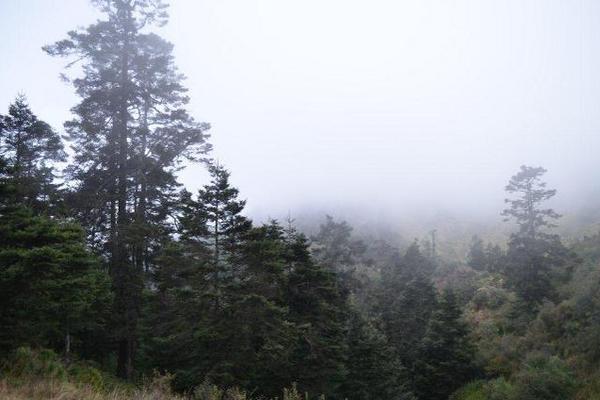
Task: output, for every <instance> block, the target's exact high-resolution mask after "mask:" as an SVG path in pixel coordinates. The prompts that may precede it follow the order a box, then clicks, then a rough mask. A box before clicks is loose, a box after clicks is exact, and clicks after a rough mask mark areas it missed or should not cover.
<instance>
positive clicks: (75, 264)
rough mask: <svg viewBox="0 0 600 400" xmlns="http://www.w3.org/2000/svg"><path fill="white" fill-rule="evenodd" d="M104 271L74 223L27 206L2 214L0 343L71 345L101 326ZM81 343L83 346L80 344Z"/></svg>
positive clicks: (5, 346) (106, 292) (107, 297)
mask: <svg viewBox="0 0 600 400" xmlns="http://www.w3.org/2000/svg"><path fill="white" fill-rule="evenodd" d="M110 301H111V294H110V285H109V281H108V277H107V275H106V273H105V272H104V271H102V270H101V269H100V268H99V264H98V261H97V259H96V258H95V257H93V256H92V255H91V254H90V253H89V252H88V250H87V249H86V247H85V245H84V238H83V232H82V230H81V229H80V228H79V227H78V226H76V225H74V224H72V223H65V222H62V221H59V220H55V219H50V218H48V217H43V216H35V215H34V214H33V213H32V212H31V211H30V210H28V209H25V208H20V207H19V208H6V209H4V210H3V211H2V214H0V325H1V326H2V327H3V329H2V331H0V349H1V350H2V351H5V352H6V351H7V350H10V349H12V348H15V347H17V346H21V345H37V346H40V345H41V346H49V347H52V348H55V349H57V350H65V351H67V352H68V351H70V348H69V346H70V345H71V342H73V345H74V346H82V343H81V340H83V338H84V336H85V335H86V334H87V333H88V332H91V331H95V330H98V331H100V330H101V329H102V323H103V319H105V318H106V317H107V311H108V308H109V307H110ZM80 348H81V347H80Z"/></svg>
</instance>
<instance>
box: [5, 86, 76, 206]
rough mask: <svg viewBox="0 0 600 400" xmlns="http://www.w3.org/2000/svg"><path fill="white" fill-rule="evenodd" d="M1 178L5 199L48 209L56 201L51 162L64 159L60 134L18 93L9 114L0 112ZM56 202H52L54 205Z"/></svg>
mask: <svg viewBox="0 0 600 400" xmlns="http://www.w3.org/2000/svg"><path fill="white" fill-rule="evenodd" d="M0 154H1V155H2V159H3V164H4V168H0V177H1V178H2V180H3V181H4V184H5V185H6V186H5V187H6V188H9V189H10V190H7V191H6V193H5V195H7V196H6V197H3V198H2V200H3V201H7V200H9V201H10V202H13V203H18V204H20V205H26V206H28V207H31V208H34V209H36V210H44V211H48V210H49V208H50V207H51V205H55V204H54V203H56V201H57V195H58V193H57V188H56V185H55V184H54V182H53V181H54V171H53V168H52V165H51V164H52V163H53V162H56V161H65V153H64V151H63V144H62V142H61V139H60V136H59V135H58V133H56V132H55V131H54V130H52V128H51V127H50V125H48V124H47V123H46V122H44V121H42V120H40V119H38V118H37V116H36V115H35V114H34V113H33V112H32V111H31V109H30V108H29V106H28V105H27V100H26V98H25V96H22V95H21V96H18V97H17V98H16V99H15V101H14V103H12V104H11V105H10V106H9V109H8V114H6V115H0ZM51 203H53V204H51Z"/></svg>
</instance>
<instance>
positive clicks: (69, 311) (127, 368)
mask: <svg viewBox="0 0 600 400" xmlns="http://www.w3.org/2000/svg"><path fill="white" fill-rule="evenodd" d="M93 3H94V4H95V5H96V6H98V8H99V10H100V11H101V12H102V13H103V15H104V18H103V19H101V20H99V21H97V22H96V23H94V24H92V25H90V26H89V27H87V28H82V29H79V30H74V31H71V32H69V33H68V37H67V38H66V39H65V40H62V41H59V42H57V43H55V44H52V45H49V46H46V47H45V48H44V50H45V51H46V52H47V53H49V54H50V55H52V56H62V57H67V58H71V59H72V60H73V62H72V63H71V64H70V65H72V64H73V63H78V64H79V67H80V68H78V69H77V71H79V74H77V73H75V74H74V75H73V76H71V77H70V80H71V82H72V84H73V85H74V87H75V90H76V92H77V94H78V96H79V98H80V101H79V103H78V104H76V105H75V106H74V107H73V109H72V112H73V119H72V120H70V121H67V122H66V123H65V128H66V139H67V140H68V143H69V144H70V145H71V149H72V151H71V155H72V156H71V157H70V158H69V159H68V160H67V157H66V154H65V153H66V152H65V151H64V148H63V143H62V140H61V137H60V136H59V135H58V134H57V133H56V132H55V131H54V130H53V129H52V128H51V127H50V126H49V125H48V124H46V123H44V122H43V121H42V120H41V119H38V118H37V117H36V116H35V114H34V113H33V112H32V110H31V109H30V107H29V106H28V104H27V102H26V100H25V98H24V97H19V98H18V99H17V100H16V101H15V102H14V103H13V104H11V105H10V107H9V111H8V113H7V114H6V115H4V116H2V118H1V119H0V151H1V152H0V157H1V158H0V160H1V165H0V167H1V168H2V169H1V171H0V178H1V182H0V191H1V192H2V197H1V204H0V206H1V209H0V232H1V233H2V234H1V236H0V261H1V262H0V289H1V290H0V326H2V328H3V329H2V332H0V352H1V353H2V354H3V355H4V356H7V355H8V354H10V353H11V351H13V350H14V349H15V348H17V347H20V346H33V347H36V348H50V349H53V350H55V351H56V352H59V353H61V354H63V355H64V357H65V358H66V359H67V360H75V359H78V358H83V359H88V360H95V361H96V362H99V363H101V365H104V367H105V368H109V369H114V371H115V373H116V375H117V376H118V377H120V378H122V379H127V380H132V379H137V378H140V377H142V376H144V375H149V374H152V371H154V370H158V371H161V372H169V373H173V374H174V376H175V378H174V380H173V386H174V388H175V389H177V390H179V391H180V392H182V393H191V392H192V391H194V390H195V388H197V387H198V386H199V385H201V384H203V383H204V382H206V381H210V382H212V383H214V384H216V385H219V386H222V387H234V386H235V387H240V388H241V389H243V390H245V391H247V392H248V393H251V394H252V395H255V396H268V397H273V396H277V395H279V394H280V393H281V388H283V387H290V385H291V384H292V383H294V382H297V388H298V390H299V391H300V392H302V393H305V392H306V393H309V394H310V395H311V396H319V395H325V396H327V397H328V398H332V399H342V398H354V399H383V398H389V399H392V398H393V399H412V398H416V397H418V398H431V399H433V398H444V396H447V395H448V394H449V393H450V392H452V391H453V390H454V389H455V388H457V387H458V386H460V384H461V383H463V382H466V381H467V380H468V379H470V377H471V376H473V371H474V367H473V363H472V361H473V348H472V346H470V345H469V344H468V340H467V329H466V325H465V324H464V323H463V322H462V321H461V319H460V309H459V308H458V304H457V302H456V299H455V297H454V296H453V294H452V293H450V292H445V293H444V294H438V292H437V290H436V289H435V288H434V286H433V283H432V281H431V272H432V270H433V265H432V264H431V262H430V260H428V259H427V257H425V256H423V255H422V254H421V253H420V250H419V248H418V246H416V245H415V246H412V247H411V248H410V249H409V250H408V251H407V252H406V254H405V255H402V256H400V255H399V254H397V252H392V253H393V254H391V257H390V260H389V263H386V265H385V268H384V269H385V270H384V271H383V270H382V271H379V270H377V274H379V273H380V272H381V273H382V274H384V275H385V279H378V278H377V277H376V276H367V275H364V274H363V273H362V272H361V273H358V272H357V266H360V265H361V264H362V262H363V260H364V251H365V249H364V248H362V247H361V244H360V243H359V242H358V241H356V240H355V239H353V238H352V237H351V228H350V227H349V226H348V225H347V224H345V223H338V222H335V221H334V220H333V219H331V218H330V219H328V220H327V221H326V223H325V224H324V225H323V226H322V228H321V232H320V233H319V235H317V237H315V238H314V240H310V239H309V238H307V237H306V236H304V235H303V234H302V233H299V232H297V231H296V229H295V228H294V226H293V223H292V221H287V222H286V223H285V224H281V223H279V222H277V221H272V222H270V223H267V224H263V225H255V224H254V223H253V222H252V221H251V220H249V219H248V218H247V217H245V216H244V214H243V209H244V205H245V202H244V201H243V200H240V199H239V196H238V191H237V189H235V188H234V187H232V186H231V184H230V182H229V172H228V171H227V170H226V169H225V168H224V167H223V166H221V165H218V164H216V163H214V162H211V161H210V160H209V159H208V153H209V151H210V149H211V146H210V144H209V143H208V134H207V130H208V128H209V126H208V124H206V123H199V122H196V121H195V120H194V119H193V118H191V117H190V116H189V114H188V113H187V111H186V108H185V107H186V104H187V102H188V98H187V96H186V94H185V92H186V90H185V88H184V87H183V85H182V84H181V82H182V79H183V78H182V76H181V74H180V73H178V72H177V69H176V67H175V65H174V62H173V57H172V45H171V44H170V43H168V42H166V41H165V40H163V39H162V38H161V37H159V36H158V35H156V34H155V33H152V32H151V28H152V26H160V25H162V24H164V23H166V21H167V14H166V12H165V8H166V6H165V4H163V3H162V2H161V1H156V0H141V1H139V0H138V1H129V0H109V1H93ZM63 161H67V166H66V167H65V168H64V169H62V170H58V169H57V167H56V165H57V162H63ZM192 161H199V162H201V163H204V165H206V166H207V168H208V171H209V174H210V181H209V182H206V184H205V185H204V186H203V187H202V189H200V190H199V191H198V192H197V193H189V192H187V191H186V190H184V189H182V188H181V185H180V184H179V183H178V182H177V179H176V173H177V171H178V170H179V169H181V167H182V163H183V162H192ZM58 175H60V176H58ZM364 271H366V270H364ZM364 271H363V272H364ZM377 274H376V275H377ZM375 286H377V287H379V286H380V287H381V293H385V295H379V294H377V293H379V290H372V289H374V287H375ZM440 350H443V352H440ZM442 377H443V382H442V381H441V380H440V379H441V378H442ZM434 388H435V389H434Z"/></svg>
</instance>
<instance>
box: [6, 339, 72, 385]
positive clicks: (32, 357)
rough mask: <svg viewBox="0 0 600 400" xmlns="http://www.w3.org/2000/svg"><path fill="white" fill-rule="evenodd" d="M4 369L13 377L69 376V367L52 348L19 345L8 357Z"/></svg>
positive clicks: (49, 377)
mask: <svg viewBox="0 0 600 400" xmlns="http://www.w3.org/2000/svg"><path fill="white" fill-rule="evenodd" d="M2 370H3V372H4V374H6V375H8V376H10V377H11V378H13V379H24V378H38V379H58V380H65V379H66V378H67V369H66V368H65V366H64V364H63V363H62V361H61V360H60V358H59V357H58V355H57V354H56V353H55V352H54V351H52V350H47V349H44V350H40V351H34V350H32V349H31V348H30V347H19V348H17V349H16V350H15V351H14V352H12V354H11V355H10V356H9V357H8V358H7V359H6V361H5V363H4V365H3V367H2Z"/></svg>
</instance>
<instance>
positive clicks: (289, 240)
mask: <svg viewBox="0 0 600 400" xmlns="http://www.w3.org/2000/svg"><path fill="white" fill-rule="evenodd" d="M286 247H287V251H286V254H287V255H286V258H285V264H286V266H285V268H286V270H287V271H288V274H287V276H288V278H287V286H286V292H285V304H287V306H288V308H289V317H290V320H291V321H292V322H293V323H294V324H295V325H296V326H297V329H298V334H297V339H296V341H295V344H294V348H293V353H292V354H291V356H290V358H289V361H288V362H289V365H290V366H291V367H292V370H291V377H292V378H293V381H296V382H298V385H299V388H300V389H301V390H302V391H303V392H308V393H310V394H314V395H318V394H324V395H325V396H326V397H328V398H333V399H337V398H339V394H338V388H339V386H340V385H341V384H342V383H343V382H344V381H345V379H346V373H347V372H346V367H345V358H346V354H347V347H346V344H345V337H346V330H347V328H346V321H347V318H348V308H347V297H348V293H347V291H346V290H345V289H344V288H343V287H342V286H341V285H340V284H339V282H338V280H337V279H336V275H335V273H333V272H332V271H330V270H328V269H325V268H323V267H322V266H320V265H318V264H316V263H315V262H314V261H313V260H312V258H311V256H310V252H309V243H308V240H307V238H306V237H305V236H304V235H303V234H301V233H298V232H296V231H295V229H293V228H291V229H288V231H287V232H286ZM336 394H337V396H338V397H336Z"/></svg>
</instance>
